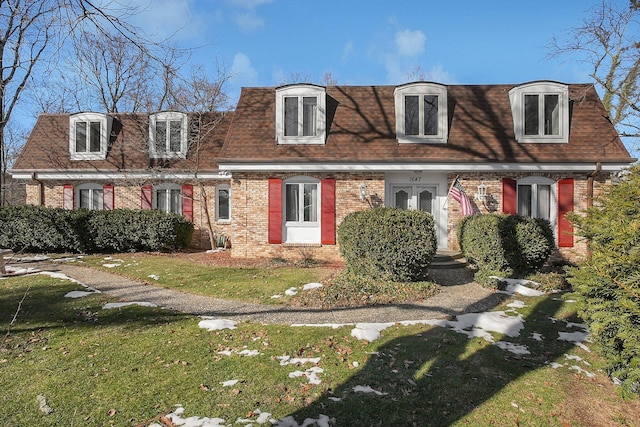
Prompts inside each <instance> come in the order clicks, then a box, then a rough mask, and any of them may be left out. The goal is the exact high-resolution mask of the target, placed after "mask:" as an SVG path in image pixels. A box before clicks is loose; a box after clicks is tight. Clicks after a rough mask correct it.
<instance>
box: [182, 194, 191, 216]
mask: <svg viewBox="0 0 640 427" xmlns="http://www.w3.org/2000/svg"><path fill="white" fill-rule="evenodd" d="M182 215H184V216H185V218H187V219H188V220H189V221H193V185H183V186H182Z"/></svg>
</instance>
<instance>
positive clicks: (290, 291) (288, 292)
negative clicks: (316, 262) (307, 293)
mask: <svg viewBox="0 0 640 427" xmlns="http://www.w3.org/2000/svg"><path fill="white" fill-rule="evenodd" d="M284 294H285V295H289V296H290V297H292V296H294V295H298V289H296V288H289V289H287V290H286V291H284Z"/></svg>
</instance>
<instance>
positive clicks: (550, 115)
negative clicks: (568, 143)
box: [544, 95, 560, 135]
mask: <svg viewBox="0 0 640 427" xmlns="http://www.w3.org/2000/svg"><path fill="white" fill-rule="evenodd" d="M544 134H545V135H560V105H559V96H558V95H545V96H544Z"/></svg>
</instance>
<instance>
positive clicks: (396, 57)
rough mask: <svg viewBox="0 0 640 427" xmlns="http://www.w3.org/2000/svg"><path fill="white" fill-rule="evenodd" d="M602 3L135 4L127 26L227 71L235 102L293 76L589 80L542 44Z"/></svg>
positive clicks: (160, 0)
mask: <svg viewBox="0 0 640 427" xmlns="http://www.w3.org/2000/svg"><path fill="white" fill-rule="evenodd" d="M611 1H616V2H621V3H622V4H627V3H628V0H611ZM599 2H600V0H553V1H551V0H536V1H530V0H527V1H519V0H492V1H490V0H485V1H477V0H476V1H437V2H436V1H429V0H423V1H403V0H396V1H366V2H365V1H362V2H361V1H351V2H349V1H344V0H343V1H336V0H314V1H311V0H297V1H296V0H153V1H151V0H135V2H134V3H136V4H138V5H140V6H141V7H146V11H145V12H143V13H142V14H140V15H138V16H136V17H133V18H132V19H133V20H134V22H135V23H136V24H137V25H140V26H142V27H144V28H145V29H146V30H147V31H148V32H150V33H151V34H154V35H155V36H158V37H162V36H168V35H171V34H174V37H175V40H176V41H177V42H178V43H179V44H180V45H182V46H201V48H199V49H198V50H197V51H196V52H195V53H194V55H193V57H192V61H193V62H194V63H197V64H202V65H205V66H207V67H210V68H211V69H213V68H214V64H215V63H216V61H218V62H220V63H223V64H225V65H226V67H227V68H228V70H229V71H230V72H231V74H232V76H233V78H232V80H231V81H230V82H229V85H228V86H227V91H228V92H229V94H230V95H231V96H232V99H235V98H236V97H237V95H238V93H239V89H240V87H242V86H277V85H280V84H283V83H285V82H290V81H291V76H295V75H302V76H305V77H308V78H310V79H311V81H312V82H314V83H318V84H322V82H323V76H324V75H325V73H331V75H332V77H333V78H334V79H335V80H337V83H338V84H342V85H371V84H392V85H395V84H400V83H405V82H407V81H408V77H407V75H408V73H409V72H410V71H411V70H415V69H416V68H417V67H420V70H421V71H422V73H423V74H425V75H426V76H427V78H428V79H429V80H433V81H437V82H441V83H445V84H485V83H521V82H525V81H531V80H542V79H548V80H557V81H562V82H567V83H574V82H590V81H591V79H590V78H589V76H588V72H589V69H588V66H587V65H585V64H583V63H580V62H578V61H567V60H566V58H565V59H548V58H547V49H546V48H545V46H546V45H547V44H548V43H549V42H550V40H551V39H552V37H553V36H556V37H559V38H563V37H566V36H567V33H566V30H567V29H569V28H572V27H576V26H578V25H580V24H581V22H582V20H583V19H584V18H586V17H587V16H588V11H589V9H590V8H591V7H593V6H595V5H596V4H598V3H599Z"/></svg>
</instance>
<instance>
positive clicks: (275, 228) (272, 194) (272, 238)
mask: <svg viewBox="0 0 640 427" xmlns="http://www.w3.org/2000/svg"><path fill="white" fill-rule="evenodd" d="M269 243H282V180H281V179H278V178H269Z"/></svg>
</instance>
